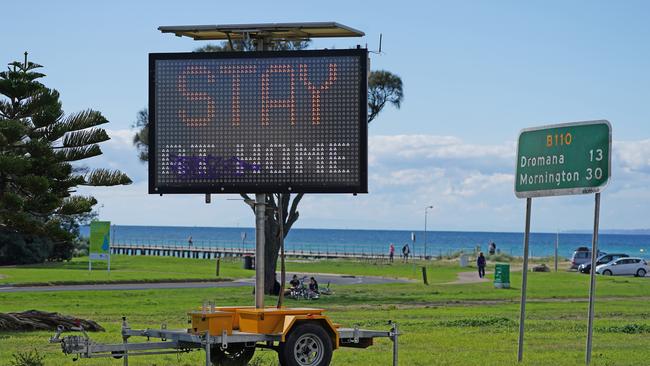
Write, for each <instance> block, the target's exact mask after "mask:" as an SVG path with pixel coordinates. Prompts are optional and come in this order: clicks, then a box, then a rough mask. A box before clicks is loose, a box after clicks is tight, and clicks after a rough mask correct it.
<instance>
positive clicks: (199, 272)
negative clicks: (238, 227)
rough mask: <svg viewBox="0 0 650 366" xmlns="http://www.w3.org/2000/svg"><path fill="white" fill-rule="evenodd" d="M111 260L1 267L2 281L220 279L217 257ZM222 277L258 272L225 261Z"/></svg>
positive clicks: (55, 282) (118, 258) (140, 257)
mask: <svg viewBox="0 0 650 366" xmlns="http://www.w3.org/2000/svg"><path fill="white" fill-rule="evenodd" d="M106 267H107V263H106V262H104V261H93V270H92V271H88V257H81V258H73V259H72V260H71V261H70V262H61V263H46V264H38V265H25V266H14V267H0V284H23V285H24V284H30V283H39V284H40V283H50V284H63V283H67V284H73V283H93V282H116V281H132V282H145V281H161V280H190V279H197V280H198V279H202V280H211V279H216V278H217V277H216V273H215V271H216V261H215V260H207V259H182V258H173V257H145V256H125V255H113V256H112V257H111V272H110V274H109V273H108V272H107V271H106ZM220 267H221V268H220V276H219V278H241V277H251V276H254V275H255V274H254V271H250V270H244V269H242V265H241V262H240V261H226V260H224V261H222V262H221V266H220Z"/></svg>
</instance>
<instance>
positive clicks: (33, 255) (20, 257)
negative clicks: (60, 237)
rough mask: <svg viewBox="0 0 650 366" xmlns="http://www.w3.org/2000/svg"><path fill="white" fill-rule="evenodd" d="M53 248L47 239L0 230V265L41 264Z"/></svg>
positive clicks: (52, 244) (48, 256)
mask: <svg viewBox="0 0 650 366" xmlns="http://www.w3.org/2000/svg"><path fill="white" fill-rule="evenodd" d="M53 248H54V243H52V241H51V240H49V239H47V238H42V237H37V236H32V235H24V234H21V233H17V232H10V231H8V230H1V229H0V265H13V264H32V263H43V262H45V260H47V259H48V258H50V255H51V254H52V250H53Z"/></svg>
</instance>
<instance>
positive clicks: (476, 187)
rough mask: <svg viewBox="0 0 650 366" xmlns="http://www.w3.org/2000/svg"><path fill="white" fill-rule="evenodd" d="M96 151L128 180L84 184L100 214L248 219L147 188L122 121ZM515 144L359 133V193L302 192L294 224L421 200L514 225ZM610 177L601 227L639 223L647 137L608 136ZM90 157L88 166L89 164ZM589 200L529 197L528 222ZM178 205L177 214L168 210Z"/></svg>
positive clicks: (549, 220)
mask: <svg viewBox="0 0 650 366" xmlns="http://www.w3.org/2000/svg"><path fill="white" fill-rule="evenodd" d="M109 133H110V134H111V136H113V137H114V140H113V141H112V142H111V143H110V145H109V144H106V145H108V146H106V149H105V150H106V156H105V158H103V160H99V161H98V163H102V162H103V163H102V164H111V165H110V166H115V167H116V168H119V169H121V170H123V171H126V172H127V173H129V174H130V175H131V176H132V177H134V178H135V179H134V180H135V181H136V184H134V185H132V186H128V187H112V188H92V189H90V188H89V189H88V191H84V192H92V193H93V194H95V195H96V197H97V198H98V199H99V201H100V203H102V204H103V207H102V208H101V209H100V213H101V215H102V216H103V218H105V219H107V220H112V221H115V222H117V223H121V224H141V225H145V224H150V225H186V226H193V225H205V226H239V225H241V226H253V224H254V221H253V217H252V215H251V212H250V210H249V209H248V208H247V207H246V206H244V205H243V204H242V203H241V202H239V201H227V200H226V198H238V197H237V196H222V195H215V196H213V204H211V205H206V204H205V203H203V197H202V196H200V195H165V196H163V197H159V196H156V195H149V194H147V184H146V165H143V164H141V163H139V162H137V158H136V152H135V149H134V148H133V145H132V142H131V137H132V134H133V132H132V131H130V130H115V131H110V132H109ZM515 150H516V149H515V146H514V144H513V143H511V142H503V143H497V144H484V145H480V144H470V143H466V142H464V141H463V140H462V139H460V138H457V137H453V136H434V135H397V136H373V137H371V138H370V141H369V161H370V162H371V164H370V167H369V173H370V174H369V190H370V194H368V195H359V196H356V197H352V196H351V195H306V196H305V198H304V199H303V201H302V202H301V205H300V208H299V209H300V214H301V216H300V220H299V221H298V222H297V224H296V226H297V227H331V228H386V229H390V228H419V227H421V224H422V220H423V209H424V206H427V205H430V204H433V205H434V206H435V209H434V210H433V211H431V212H430V213H429V215H430V216H429V219H430V221H429V224H430V225H431V226H430V227H431V228H432V229H433V230H486V231H500V230H501V231H503V230H505V231H519V230H521V227H522V225H523V202H522V201H521V200H518V199H517V198H515V196H514V193H513V179H514V175H513V173H514V169H515V166H514V165H515V161H514V160H515V158H514V155H515ZM612 164H613V175H612V176H613V179H612V184H611V185H610V186H609V187H608V188H607V190H606V191H605V192H604V194H603V227H604V228H634V227H647V226H648V223H647V220H646V218H647V217H648V216H650V205H648V204H647V203H648V197H649V196H650V190H649V189H648V187H650V140H638V141H616V142H614V149H613V161H612ZM93 166H95V167H97V165H94V164H93ZM592 201H593V200H592V199H587V197H584V196H576V197H564V198H561V199H559V198H555V199H539V200H535V204H534V207H535V208H534V210H535V215H534V217H535V220H534V227H535V230H550V231H554V230H555V229H557V228H560V229H577V228H588V227H589V225H590V224H591V222H590V221H591V215H592V212H591V211H592V210H593V207H592V205H593V203H592ZM178 212H182V213H183V214H182V215H178Z"/></svg>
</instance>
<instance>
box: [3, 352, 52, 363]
mask: <svg viewBox="0 0 650 366" xmlns="http://www.w3.org/2000/svg"><path fill="white" fill-rule="evenodd" d="M12 357H13V359H12V360H11V361H10V362H9V366H44V365H45V364H44V363H43V359H45V356H41V355H40V354H39V353H38V351H37V350H35V349H34V350H32V351H29V352H18V353H14V354H13V355H12Z"/></svg>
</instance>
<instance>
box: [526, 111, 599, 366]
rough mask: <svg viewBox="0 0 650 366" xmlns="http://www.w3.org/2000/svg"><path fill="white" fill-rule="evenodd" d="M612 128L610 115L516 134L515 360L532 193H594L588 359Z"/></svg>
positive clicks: (541, 195) (587, 355) (588, 357)
mask: <svg viewBox="0 0 650 366" xmlns="http://www.w3.org/2000/svg"><path fill="white" fill-rule="evenodd" d="M611 149H612V128H611V125H610V123H609V122H608V121H605V120H600V121H587V122H574V123H564V124H558V125H550V126H542V127H535V128H527V129H524V130H522V131H521V133H520V134H519V140H518V144H517V168H516V174H515V195H516V196H517V197H518V198H526V231H525V233H524V267H523V269H522V271H523V273H522V285H521V309H520V321H519V346H518V353H517V360H518V361H520V362H521V361H522V360H523V354H524V320H525V318H526V285H527V277H528V256H529V245H528V242H529V236H530V214H531V205H532V199H533V197H547V196H560V195H572V194H587V193H595V200H596V204H595V210H594V231H593V238H592V249H591V250H592V252H591V268H592V269H591V282H590V287H589V314H588V316H589V322H588V331H587V349H586V356H585V362H586V364H589V363H590V362H591V345H592V335H593V319H594V292H595V287H596V278H595V272H596V271H595V269H596V256H597V253H598V219H599V214H600V192H601V191H602V190H603V189H604V188H605V187H606V186H607V183H608V182H609V179H610V176H611Z"/></svg>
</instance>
